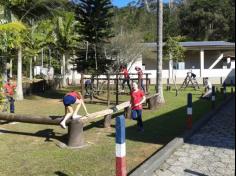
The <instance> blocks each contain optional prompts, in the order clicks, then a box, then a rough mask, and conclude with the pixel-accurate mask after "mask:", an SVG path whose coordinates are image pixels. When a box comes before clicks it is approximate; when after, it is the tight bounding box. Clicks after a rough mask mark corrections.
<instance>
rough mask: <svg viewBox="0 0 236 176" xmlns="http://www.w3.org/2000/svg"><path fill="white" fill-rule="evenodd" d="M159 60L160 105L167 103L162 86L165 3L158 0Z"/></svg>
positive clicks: (158, 90)
mask: <svg viewBox="0 0 236 176" xmlns="http://www.w3.org/2000/svg"><path fill="white" fill-rule="evenodd" d="M157 2H158V7H159V8H158V13H159V14H158V16H157V21H158V23H157V24H158V42H157V43H158V58H157V81H156V91H157V93H159V95H160V96H159V97H158V100H157V101H158V103H159V104H163V103H165V99H164V94H163V85H162V64H163V63H162V62H163V61H162V60H163V1H162V0H158V1H157Z"/></svg>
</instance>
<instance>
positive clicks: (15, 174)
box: [0, 89, 223, 176]
mask: <svg viewBox="0 0 236 176" xmlns="http://www.w3.org/2000/svg"><path fill="white" fill-rule="evenodd" d="M65 92H66V90H63V91H59V92H47V93H45V94H43V95H37V96H31V97H27V99H25V100H24V101H22V102H16V113H19V114H37V115H63V113H64V107H63V105H62V103H61V102H60V101H59V99H58V98H59V97H62V96H63V95H64V93H65ZM189 92H192V93H193V99H194V105H193V109H194V110H193V111H194V121H197V120H198V119H199V118H200V117H202V115H203V114H204V113H206V112H208V111H210V109H211V102H209V101H206V100H199V97H200V96H201V92H200V91H192V90H191V89H189V90H186V91H183V92H181V94H180V95H179V96H178V97H176V96H175V92H174V91H171V92H165V99H166V104H165V105H163V106H161V107H159V109H158V110H156V111H149V110H145V112H144V126H145V132H143V133H139V132H137V130H136V122H135V121H132V120H127V124H126V126H127V141H126V143H127V164H128V171H129V172H130V171H132V170H133V169H135V168H136V167H137V166H138V165H140V164H141V163H142V162H144V161H145V160H146V159H147V158H148V157H150V156H151V155H152V154H154V153H155V152H156V151H157V150H159V149H161V148H162V147H163V146H164V145H165V144H167V143H168V142H169V141H170V140H171V139H173V138H174V137H176V136H178V135H180V134H182V133H183V132H184V130H185V126H186V125H185V118H186V100H187V93H189ZM48 97H50V98H48ZM127 98H128V97H123V98H122V100H125V99H127ZM222 99H223V96H222V95H218V96H217V104H219V103H220V102H222ZM87 106H88V109H89V112H95V111H98V110H102V109H105V108H106V106H105V105H101V104H95V105H94V104H89V105H87ZM82 113H84V112H82ZM100 120H101V119H98V121H96V122H92V123H90V124H88V125H87V126H86V127H85V140H86V143H87V144H88V146H87V147H85V148H83V149H79V150H77V149H75V150H72V149H67V148H60V147H58V144H59V143H60V141H63V139H64V138H65V134H66V133H67V132H66V131H65V130H63V129H61V128H60V127H59V126H58V127H57V126H50V125H33V124H24V123H17V124H2V125H0V158H1V160H0V176H55V175H58V176H95V175H96V176H113V175H115V130H114V127H115V124H114V120H113V125H112V128H110V129H104V128H102V123H101V122H102V121H100Z"/></svg>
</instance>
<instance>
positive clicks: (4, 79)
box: [2, 57, 7, 82]
mask: <svg viewBox="0 0 236 176" xmlns="http://www.w3.org/2000/svg"><path fill="white" fill-rule="evenodd" d="M2 78H3V82H7V58H6V57H4V58H3V70H2Z"/></svg>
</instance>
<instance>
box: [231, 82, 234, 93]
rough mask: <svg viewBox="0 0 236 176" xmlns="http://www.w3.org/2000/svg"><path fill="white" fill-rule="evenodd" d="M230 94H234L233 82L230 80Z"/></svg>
mask: <svg viewBox="0 0 236 176" xmlns="http://www.w3.org/2000/svg"><path fill="white" fill-rule="evenodd" d="M231 94H234V82H233V80H231Z"/></svg>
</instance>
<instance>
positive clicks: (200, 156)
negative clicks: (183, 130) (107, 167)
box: [153, 100, 235, 176]
mask: <svg viewBox="0 0 236 176" xmlns="http://www.w3.org/2000/svg"><path fill="white" fill-rule="evenodd" d="M234 175H235V100H232V101H231V102H230V103H229V104H228V105H227V106H225V107H224V108H223V109H222V110H221V111H220V112H219V113H218V114H217V115H216V116H215V117H214V118H213V119H212V120H211V121H210V122H209V123H208V124H207V125H206V126H205V127H203V128H202V129H201V130H200V131H199V132H198V133H197V134H195V135H194V136H193V137H192V138H191V139H190V140H189V141H187V142H186V143H185V144H184V145H183V146H182V148H180V149H178V150H177V151H176V152H175V153H174V154H173V155H172V156H171V157H170V158H169V159H167V160H166V162H165V163H164V164H163V165H162V166H161V167H160V169H159V170H157V171H156V172H155V173H154V174H153V176H234Z"/></svg>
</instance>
